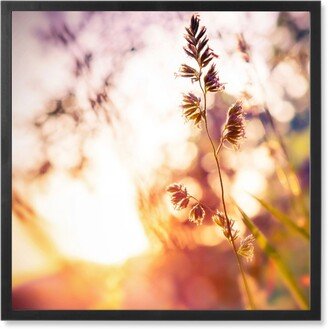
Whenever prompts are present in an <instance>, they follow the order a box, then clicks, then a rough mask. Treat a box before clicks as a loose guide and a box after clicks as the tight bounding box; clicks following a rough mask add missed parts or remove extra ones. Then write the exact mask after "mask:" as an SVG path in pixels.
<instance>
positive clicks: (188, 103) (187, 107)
mask: <svg viewBox="0 0 328 329" xmlns="http://www.w3.org/2000/svg"><path fill="white" fill-rule="evenodd" d="M181 107H182V109H183V115H184V116H185V118H186V119H187V120H190V121H193V123H194V124H195V125H197V124H198V123H199V122H200V121H201V120H202V116H203V114H202V109H201V106H200V98H198V97H196V96H195V95H194V94H193V93H188V94H184V95H183V100H182V105H181Z"/></svg>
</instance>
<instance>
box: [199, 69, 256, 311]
mask: <svg viewBox="0 0 328 329" xmlns="http://www.w3.org/2000/svg"><path fill="white" fill-rule="evenodd" d="M201 73H202V72H201V69H200V72H199V76H201ZM199 86H200V88H201V90H202V93H203V99H204V108H203V117H204V123H205V130H206V134H207V137H208V139H209V141H210V144H211V146H212V150H213V156H214V159H215V162H216V167H217V170H218V173H219V179H220V187H221V198H222V204H223V210H224V215H225V217H226V220H227V223H228V225H227V227H228V232H229V236H230V242H231V245H232V249H233V252H234V254H235V257H236V260H237V264H238V268H239V271H240V273H241V276H242V280H243V285H244V289H245V292H246V295H247V298H248V304H249V307H250V309H251V310H254V309H255V303H254V301H253V297H252V294H251V291H250V289H249V286H248V283H247V279H246V275H245V272H244V269H243V265H242V263H241V260H240V257H239V254H238V251H237V247H236V244H235V240H234V237H233V234H232V231H231V221H230V219H229V217H228V212H227V207H226V202H225V195H224V185H223V179H222V173H221V166H220V162H219V152H220V150H221V147H222V145H223V140H222V138H221V141H220V145H219V147H218V148H217V149H216V147H215V144H214V142H213V139H212V137H211V134H210V132H209V129H208V123H207V112H206V110H207V108H206V91H205V89H204V88H203V86H202V83H201V81H200V79H199Z"/></svg>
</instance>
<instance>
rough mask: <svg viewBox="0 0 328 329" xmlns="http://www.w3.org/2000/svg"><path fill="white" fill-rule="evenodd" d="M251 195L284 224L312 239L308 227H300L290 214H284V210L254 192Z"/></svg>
mask: <svg viewBox="0 0 328 329" xmlns="http://www.w3.org/2000/svg"><path fill="white" fill-rule="evenodd" d="M251 196H252V197H253V198H254V199H255V200H257V201H258V202H259V203H260V204H261V205H262V206H263V207H264V208H265V209H266V210H267V211H268V212H269V213H270V214H271V215H272V216H273V217H274V218H276V219H277V220H278V221H280V222H281V223H282V224H284V225H286V226H287V227H289V228H290V229H291V230H293V231H295V232H297V233H298V234H300V235H301V236H302V237H303V238H305V239H306V240H309V239H310V235H309V232H308V231H307V230H306V229H304V228H302V227H299V226H298V225H297V224H296V223H295V222H294V221H293V220H292V219H291V218H290V217H289V216H287V215H286V214H284V213H283V212H281V211H280V210H279V209H277V208H275V207H274V206H272V205H271V204H269V203H268V202H266V201H264V200H263V199H260V198H258V197H256V196H255V195H252V194H251Z"/></svg>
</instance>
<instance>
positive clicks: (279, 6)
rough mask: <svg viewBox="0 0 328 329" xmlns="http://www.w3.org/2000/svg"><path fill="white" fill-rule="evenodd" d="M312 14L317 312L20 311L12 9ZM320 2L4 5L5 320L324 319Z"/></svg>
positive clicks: (314, 305) (313, 307)
mask: <svg viewBox="0 0 328 329" xmlns="http://www.w3.org/2000/svg"><path fill="white" fill-rule="evenodd" d="M43 10H46V11H118V10H119V11H125V10H129V11H134V10H137V11H198V12H201V11H205V10H206V11H308V12H310V15H311V67H310V68H311V166H310V171H311V179H310V181H311V182H310V185H311V192H310V197H311V294H310V301H311V308H310V310H308V311H287V310H279V311H276V310H275V311H269V310H268V311H235V310H229V311H228V310H224V311H203V310H202V311H174V310H172V311H167V310H165V311H164V310H163V311H158V310H156V311H148V310H147V311H127V310H126V311H125V310H119V311H118V310H108V311H105V310H99V311H35V310H33V311H27V310H26V311H25V310H24V311H17V310H13V309H12V296H11V294H12V291H11V287H12V266H11V264H12V259H11V258H12V236H11V232H12V224H11V212H12V209H11V207H12V195H11V191H12V148H11V147H12V109H11V106H12V100H11V92H12V80H11V79H12V67H11V59H12V48H11V46H12V17H11V14H12V11H43ZM320 15H321V3H320V1H242V2H241V1H211V2H207V1H195V2H182V1H181V2H162V1H160V2H132V1H131V2H130V1H127V2H120V1H114V2H91V1H87V2H73V1H72V2H64V1H58V2H51V1H44V2H36V1H27V2H25V1H17V2H9V1H3V2H1V37H2V38H1V40H2V41H1V45H2V47H1V49H2V51H1V64H2V66H1V73H2V80H1V92H2V97H1V114H2V115H1V128H2V129H1V144H2V148H1V156H2V162H1V178H2V184H1V194H2V200H1V218H2V220H1V238H2V242H1V265H2V266H1V268H2V271H1V296H2V308H1V318H2V320H320V318H321V63H320V62H321V45H320V42H321V31H320V30H321V22H320Z"/></svg>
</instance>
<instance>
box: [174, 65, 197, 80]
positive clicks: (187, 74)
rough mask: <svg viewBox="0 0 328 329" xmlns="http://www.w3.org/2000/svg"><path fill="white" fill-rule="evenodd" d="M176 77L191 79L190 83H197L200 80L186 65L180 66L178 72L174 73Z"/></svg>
mask: <svg viewBox="0 0 328 329" xmlns="http://www.w3.org/2000/svg"><path fill="white" fill-rule="evenodd" d="M175 76H176V77H183V78H191V81H192V82H194V81H198V80H199V78H200V75H199V72H198V71H197V70H196V69H194V68H193V67H191V66H189V65H187V64H181V66H180V68H179V72H178V73H175Z"/></svg>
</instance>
